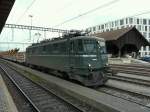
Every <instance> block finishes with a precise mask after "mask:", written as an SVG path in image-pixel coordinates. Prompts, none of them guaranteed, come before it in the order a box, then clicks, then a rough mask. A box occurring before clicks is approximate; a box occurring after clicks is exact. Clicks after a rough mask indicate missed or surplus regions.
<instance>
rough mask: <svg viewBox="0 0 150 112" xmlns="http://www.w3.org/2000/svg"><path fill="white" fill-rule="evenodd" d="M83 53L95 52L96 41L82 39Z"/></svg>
mask: <svg viewBox="0 0 150 112" xmlns="http://www.w3.org/2000/svg"><path fill="white" fill-rule="evenodd" d="M83 48H84V53H86V54H96V41H95V40H84V45H83Z"/></svg>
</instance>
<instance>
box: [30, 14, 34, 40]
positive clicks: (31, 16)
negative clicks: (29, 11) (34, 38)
mask: <svg viewBox="0 0 150 112" xmlns="http://www.w3.org/2000/svg"><path fill="white" fill-rule="evenodd" d="M29 18H30V19H31V22H30V23H31V24H30V25H31V29H30V30H29V31H30V32H29V33H30V38H29V40H31V30H32V18H33V15H29Z"/></svg>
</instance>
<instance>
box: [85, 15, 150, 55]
mask: <svg viewBox="0 0 150 112" xmlns="http://www.w3.org/2000/svg"><path fill="white" fill-rule="evenodd" d="M131 26H135V27H136V28H137V29H138V30H139V32H141V34H142V35H143V36H144V37H145V38H146V39H147V40H148V41H149V42H150V19H143V18H134V17H128V18H123V19H120V20H116V21H111V22H108V23H104V24H100V25H97V26H93V27H89V28H87V30H88V31H91V34H94V33H100V32H106V31H111V30H115V29H121V28H126V27H131ZM139 52H140V56H141V57H143V56H150V47H149V46H146V47H141V49H140V51H139Z"/></svg>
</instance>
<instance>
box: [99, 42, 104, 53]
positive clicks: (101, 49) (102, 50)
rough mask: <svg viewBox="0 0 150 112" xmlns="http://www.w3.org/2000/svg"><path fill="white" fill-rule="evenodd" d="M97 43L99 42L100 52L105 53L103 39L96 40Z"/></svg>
mask: <svg viewBox="0 0 150 112" xmlns="http://www.w3.org/2000/svg"><path fill="white" fill-rule="evenodd" d="M98 44H99V48H100V53H101V54H106V47H105V42H104V41H98Z"/></svg>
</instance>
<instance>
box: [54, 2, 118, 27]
mask: <svg viewBox="0 0 150 112" xmlns="http://www.w3.org/2000/svg"><path fill="white" fill-rule="evenodd" d="M118 1H120V0H113V1H110V2H108V3H105V4H103V5H100V6H98V7H96V8H94V9H91V10H89V11H87V12H84V13H82V14H80V15H78V16H76V17H73V18H71V19H68V20H66V21H64V22H62V23H60V24H57V25H55V26H53V27H57V26H61V25H63V24H65V23H68V22H70V21H72V20H74V19H77V18H79V17H81V16H84V15H87V14H89V13H92V12H94V11H96V10H99V9H101V8H104V7H108V6H110V5H112V4H114V3H116V2H118Z"/></svg>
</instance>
